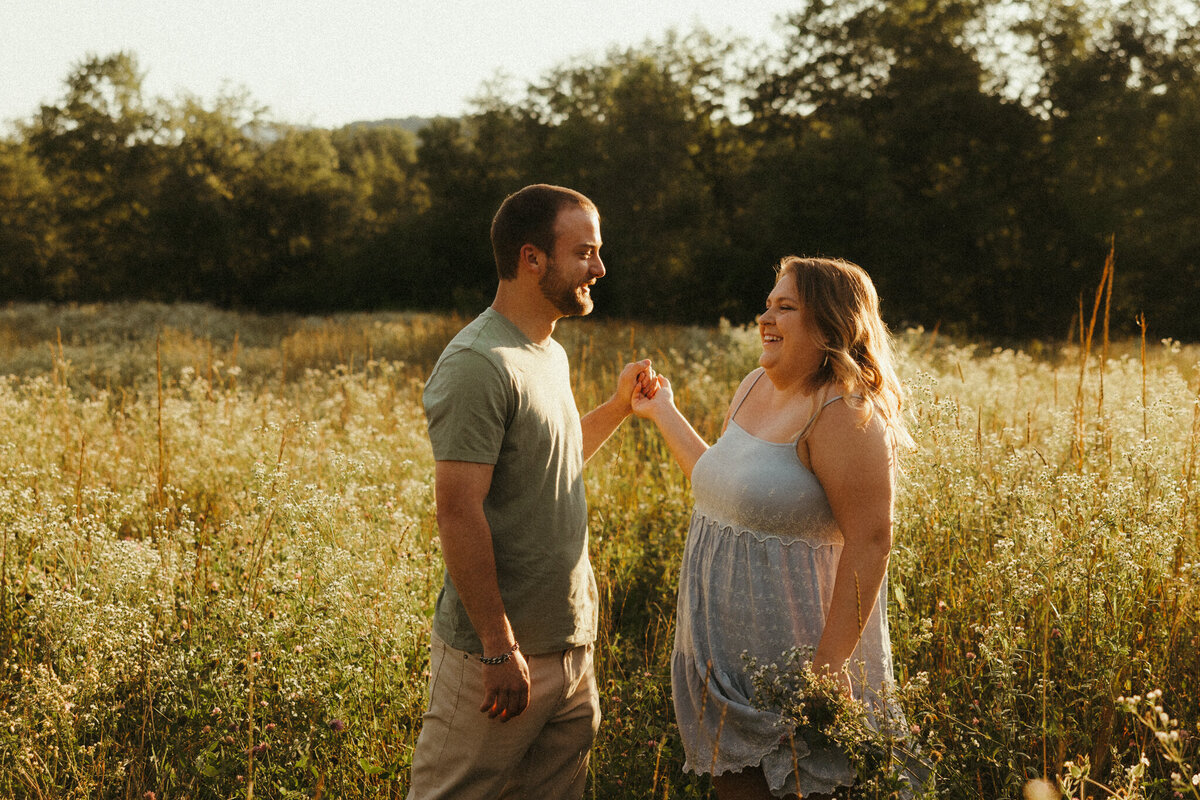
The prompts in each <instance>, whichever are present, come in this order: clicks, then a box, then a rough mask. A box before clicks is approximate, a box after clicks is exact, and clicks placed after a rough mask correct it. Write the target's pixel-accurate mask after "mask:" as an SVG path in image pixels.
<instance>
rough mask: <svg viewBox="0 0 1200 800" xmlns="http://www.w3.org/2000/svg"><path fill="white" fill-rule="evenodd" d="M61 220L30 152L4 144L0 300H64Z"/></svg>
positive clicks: (0, 152)
mask: <svg viewBox="0 0 1200 800" xmlns="http://www.w3.org/2000/svg"><path fill="white" fill-rule="evenodd" d="M58 233H59V220H58V214H57V210H56V208H55V195H54V191H53V187H52V185H51V183H50V180H49V179H48V178H47V177H46V174H45V172H44V171H43V170H42V166H41V164H40V163H38V160H37V159H36V158H34V157H33V154H32V153H30V151H29V148H28V147H27V146H26V145H25V144H24V143H23V142H20V141H7V140H0V300H40V299H43V298H47V297H61V296H62V294H61V291H62V287H59V286H57V285H56V283H55V277H56V275H55V269H56V268H57V267H58V265H59V264H58V262H59V258H60V253H59V248H60V244H59V241H58Z"/></svg>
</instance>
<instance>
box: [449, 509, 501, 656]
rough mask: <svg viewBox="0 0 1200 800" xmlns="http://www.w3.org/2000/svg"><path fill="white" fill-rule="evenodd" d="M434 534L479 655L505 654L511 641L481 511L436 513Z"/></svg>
mask: <svg viewBox="0 0 1200 800" xmlns="http://www.w3.org/2000/svg"><path fill="white" fill-rule="evenodd" d="M438 531H439V535H440V537H441V542H442V558H443V560H445V562H446V569H447V570H448V571H449V572H450V580H451V581H453V582H454V588H455V589H456V590H457V591H458V596H459V598H460V599H461V600H462V604H463V607H464V608H465V609H466V611H467V616H468V617H470V619H471V624H472V625H473V626H474V627H475V632H476V633H477V634H478V635H479V638H480V640H481V641H482V642H483V655H485V656H494V655H499V654H500V653H502V652H505V651H507V650H508V649H509V647H510V646H511V645H512V643H513V642H514V641H515V639H514V636H513V630H512V625H511V624H510V623H509V620H508V615H507V614H506V613H505V611H504V600H503V599H502V598H501V596H500V584H499V581H498V580H497V578H496V555H495V551H494V550H493V549H492V532H491V528H490V527H489V526H488V522H487V518H486V517H485V516H484V515H483V509H482V508H481V509H479V512H478V513H477V514H472V513H462V512H454V513H443V512H439V513H438Z"/></svg>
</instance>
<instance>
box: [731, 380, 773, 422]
mask: <svg viewBox="0 0 1200 800" xmlns="http://www.w3.org/2000/svg"><path fill="white" fill-rule="evenodd" d="M766 374H767V371H766V370H765V369H762V368H759V372H758V377H757V378H755V379H754V383H752V384H750V388H749V389H747V390H746V393H745V394H744V395H742V399H741V400H739V401H738V404H737V405H736V406H735V407H734V409H733V413H732V414H730V415H729V421H730V422H733V418H734V417H736V416H737V412H738V411H740V410H741V408H742V404H743V403H745V402H746V398H747V397H749V396H750V393H751V392H753V391H754V387H755V386H758V382H759V381H760V380H762V376H763V375H766Z"/></svg>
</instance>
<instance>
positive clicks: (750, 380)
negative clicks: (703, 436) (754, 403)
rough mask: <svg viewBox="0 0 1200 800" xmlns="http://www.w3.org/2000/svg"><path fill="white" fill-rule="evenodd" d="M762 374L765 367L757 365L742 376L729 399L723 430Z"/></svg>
mask: <svg viewBox="0 0 1200 800" xmlns="http://www.w3.org/2000/svg"><path fill="white" fill-rule="evenodd" d="M762 376H763V368H762V367H755V368H754V369H752V370H750V374H749V375H747V376H746V377H744V378H742V382H741V383H739V384H738V387H737V389H736V390H735V391H734V393H733V397H732V398H731V399H730V400H729V407H728V408H727V409H726V410H725V422H724V423H723V424H722V425H721V430H722V431H724V430H725V428H727V427H728V426H729V420H731V419H733V415H734V414H735V413H737V408H738V407H739V406H740V405H741V404H742V402H743V401H744V400H745V399H746V395H748V394H750V390H751V389H752V388H754V384H756V383H758V379H759V378H761V377H762Z"/></svg>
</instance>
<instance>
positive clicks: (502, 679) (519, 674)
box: [479, 650, 529, 722]
mask: <svg viewBox="0 0 1200 800" xmlns="http://www.w3.org/2000/svg"><path fill="white" fill-rule="evenodd" d="M528 707H529V664H527V663H526V662H525V656H523V655H521V651H520V650H514V651H513V653H512V655H511V656H510V657H509V659H508V661H505V662H504V663H503V664H484V665H483V704H482V705H481V706H479V710H480V711H482V712H483V713H485V714H487V715H488V716H489V717H491V718H492V719H496V718H497V717H499V718H500V721H501V722H508V721H509V720H510V719H512V718H513V717H515V716H517V715H519V714H520V713H521V712H522V711H524V710H525V709H526V708H528Z"/></svg>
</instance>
